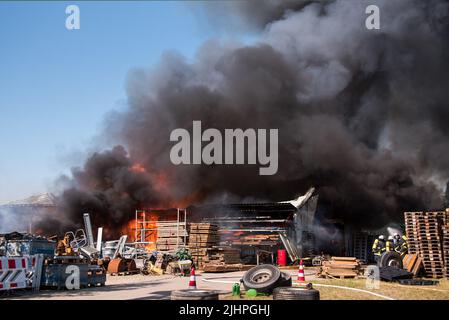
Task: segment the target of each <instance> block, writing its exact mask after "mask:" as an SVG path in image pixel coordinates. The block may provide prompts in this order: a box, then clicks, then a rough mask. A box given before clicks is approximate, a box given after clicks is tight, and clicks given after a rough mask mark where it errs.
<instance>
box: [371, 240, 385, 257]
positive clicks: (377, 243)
mask: <svg viewBox="0 0 449 320" xmlns="http://www.w3.org/2000/svg"><path fill="white" fill-rule="evenodd" d="M385 250H386V243H385V237H384V236H383V235H380V236H379V237H378V238H377V239H376V240H374V243H373V254H374V259H375V260H376V262H379V260H380V256H381V255H382V254H383V253H384V252H385Z"/></svg>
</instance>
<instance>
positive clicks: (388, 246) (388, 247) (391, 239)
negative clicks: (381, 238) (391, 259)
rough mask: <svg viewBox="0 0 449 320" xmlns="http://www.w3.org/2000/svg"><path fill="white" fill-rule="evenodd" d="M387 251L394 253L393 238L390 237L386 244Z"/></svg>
mask: <svg viewBox="0 0 449 320" xmlns="http://www.w3.org/2000/svg"><path fill="white" fill-rule="evenodd" d="M385 251H386V252H389V251H394V238H393V236H388V240H387V241H386V243H385Z"/></svg>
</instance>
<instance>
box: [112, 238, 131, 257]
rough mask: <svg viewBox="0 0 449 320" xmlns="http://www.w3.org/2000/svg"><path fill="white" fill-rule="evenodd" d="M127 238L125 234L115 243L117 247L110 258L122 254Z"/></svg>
mask: <svg viewBox="0 0 449 320" xmlns="http://www.w3.org/2000/svg"><path fill="white" fill-rule="evenodd" d="M127 239H128V236H127V235H124V236H121V237H120V239H119V240H118V243H117V249H116V250H115V253H114V256H113V257H112V259H115V258H117V257H118V256H119V255H123V249H124V248H125V243H126V240H127Z"/></svg>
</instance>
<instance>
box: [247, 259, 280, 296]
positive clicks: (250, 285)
mask: <svg viewBox="0 0 449 320" xmlns="http://www.w3.org/2000/svg"><path fill="white" fill-rule="evenodd" d="M280 278H281V271H280V270H279V269H278V268H277V267H275V266H272V265H269V264H263V265H260V266H256V267H254V268H251V269H249V270H248V271H247V272H246V273H245V274H244V275H243V279H242V281H243V286H244V287H245V289H246V290H249V289H256V290H257V292H261V293H271V292H272V291H273V289H274V288H275V287H276V284H277V283H278V281H279V279H280Z"/></svg>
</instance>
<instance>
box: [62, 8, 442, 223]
mask: <svg viewBox="0 0 449 320" xmlns="http://www.w3.org/2000/svg"><path fill="white" fill-rule="evenodd" d="M370 4H376V5H378V6H379V8H380V12H381V26H380V30H368V29H366V28H365V19H366V17H367V15H366V14H365V8H366V7H367V6H368V5H370ZM211 7H212V9H211ZM217 8H218V7H217ZM217 8H215V9H214V4H213V3H209V4H207V9H208V12H209V14H211V15H212V19H211V21H213V20H214V19H213V17H214V15H215V14H219V15H220V16H224V17H226V14H227V13H228V14H229V15H234V14H235V13H236V12H238V13H239V15H240V19H242V21H244V22H248V25H251V27H252V28H259V39H258V41H257V42H255V43H254V44H251V45H248V44H236V43H226V42H221V41H220V40H219V39H213V40H211V41H208V42H206V43H205V44H204V45H203V46H202V47H201V48H199V50H198V52H197V55H196V56H195V58H194V60H193V61H188V60H187V59H186V58H184V57H182V56H181V55H179V54H176V53H173V52H167V53H166V54H165V55H164V56H163V57H162V58H161V62H160V63H159V64H158V65H157V66H155V67H154V68H153V69H152V70H151V71H150V70H134V71H132V72H131V73H130V76H129V79H128V81H127V92H128V108H127V110H126V111H124V112H117V113H115V114H112V115H109V116H108V118H107V127H108V129H107V130H106V133H105V134H106V135H107V136H108V138H109V139H110V140H112V141H115V142H116V143H117V144H119V145H123V146H124V147H116V148H115V149H114V150H112V151H106V152H103V153H97V154H94V155H92V157H90V158H89V160H88V161H87V163H86V164H85V165H84V167H83V168H81V169H75V170H74V171H73V179H72V180H71V182H70V183H71V185H72V186H71V187H70V188H69V189H67V190H64V191H63V193H62V199H63V204H64V206H65V207H66V208H67V214H68V215H70V217H73V219H76V217H78V216H81V213H82V212H85V211H87V212H91V213H93V214H94V215H95V219H97V220H98V221H99V223H104V224H107V223H110V224H111V225H112V226H119V225H120V224H122V223H123V222H124V221H127V220H128V219H129V218H130V217H132V214H133V212H134V210H135V209H136V208H138V207H142V206H143V207H151V206H167V205H171V204H173V203H174V204H176V203H177V202H183V201H184V200H185V199H186V198H188V199H193V200H195V201H200V202H201V201H210V199H220V197H222V196H223V195H232V197H234V198H235V197H237V198H239V199H246V198H249V197H251V198H256V199H263V200H269V201H279V200H287V199H290V198H293V197H295V196H297V195H298V194H299V193H301V192H304V191H306V190H307V189H308V188H309V187H310V186H311V185H314V186H316V187H317V189H318V193H319V194H320V202H321V204H322V205H324V206H325V207H326V208H328V210H327V211H328V215H329V216H331V217H334V218H339V219H342V220H343V221H346V222H347V223H351V224H354V225H358V226H364V227H373V228H376V227H381V226H383V225H384V224H385V223H388V222H390V221H398V220H400V219H401V218H402V213H403V211H404V210H421V209H426V208H439V207H441V206H442V202H441V193H442V191H441V187H440V184H441V181H447V178H448V177H449V157H447V150H449V126H448V119H449V106H448V101H449V100H448V98H449V90H447V84H448V83H449V73H448V72H447V70H449V47H448V44H449V43H448V41H449V37H448V35H449V20H448V19H449V18H448V17H449V5H448V2H447V1H442V0H441V1H438V0H433V1H432V0H431V1H425V2H424V1H413V0H395V1H391V0H382V1H381V0H378V1H374V0H370V1H349V0H345V1H325V2H314V1H303V2H300V1H282V2H281V1H265V2H264V1H232V2H228V3H225V4H224V5H223V4H221V5H220V7H219V8H220V10H218V9H217ZM142 41H146V40H145V39H143V40H142ZM148 41H149V40H148ZM193 120H201V121H202V124H203V129H206V128H217V129H225V128H243V129H246V128H256V129H257V128H265V129H270V128H277V129H279V171H278V173H277V174H276V175H274V176H259V175H258V167H257V166H243V165H242V166H219V165H215V166H206V165H191V166H174V165H173V164H172V163H171V162H170V159H169V152H170V149H171V147H172V146H173V143H171V142H170V141H169V136H170V132H171V131H172V130H173V129H176V128H186V129H188V130H190V129H191V126H192V121H193ZM125 150H126V151H125ZM135 163H139V164H141V165H142V166H143V167H144V168H145V169H146V170H145V172H134V171H132V170H130V168H131V167H132V166H133V164H135ZM161 175H162V176H163V180H164V185H165V188H164V187H162V188H161V186H160V179H161ZM167 186H168V187H167ZM78 219H79V218H78Z"/></svg>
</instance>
